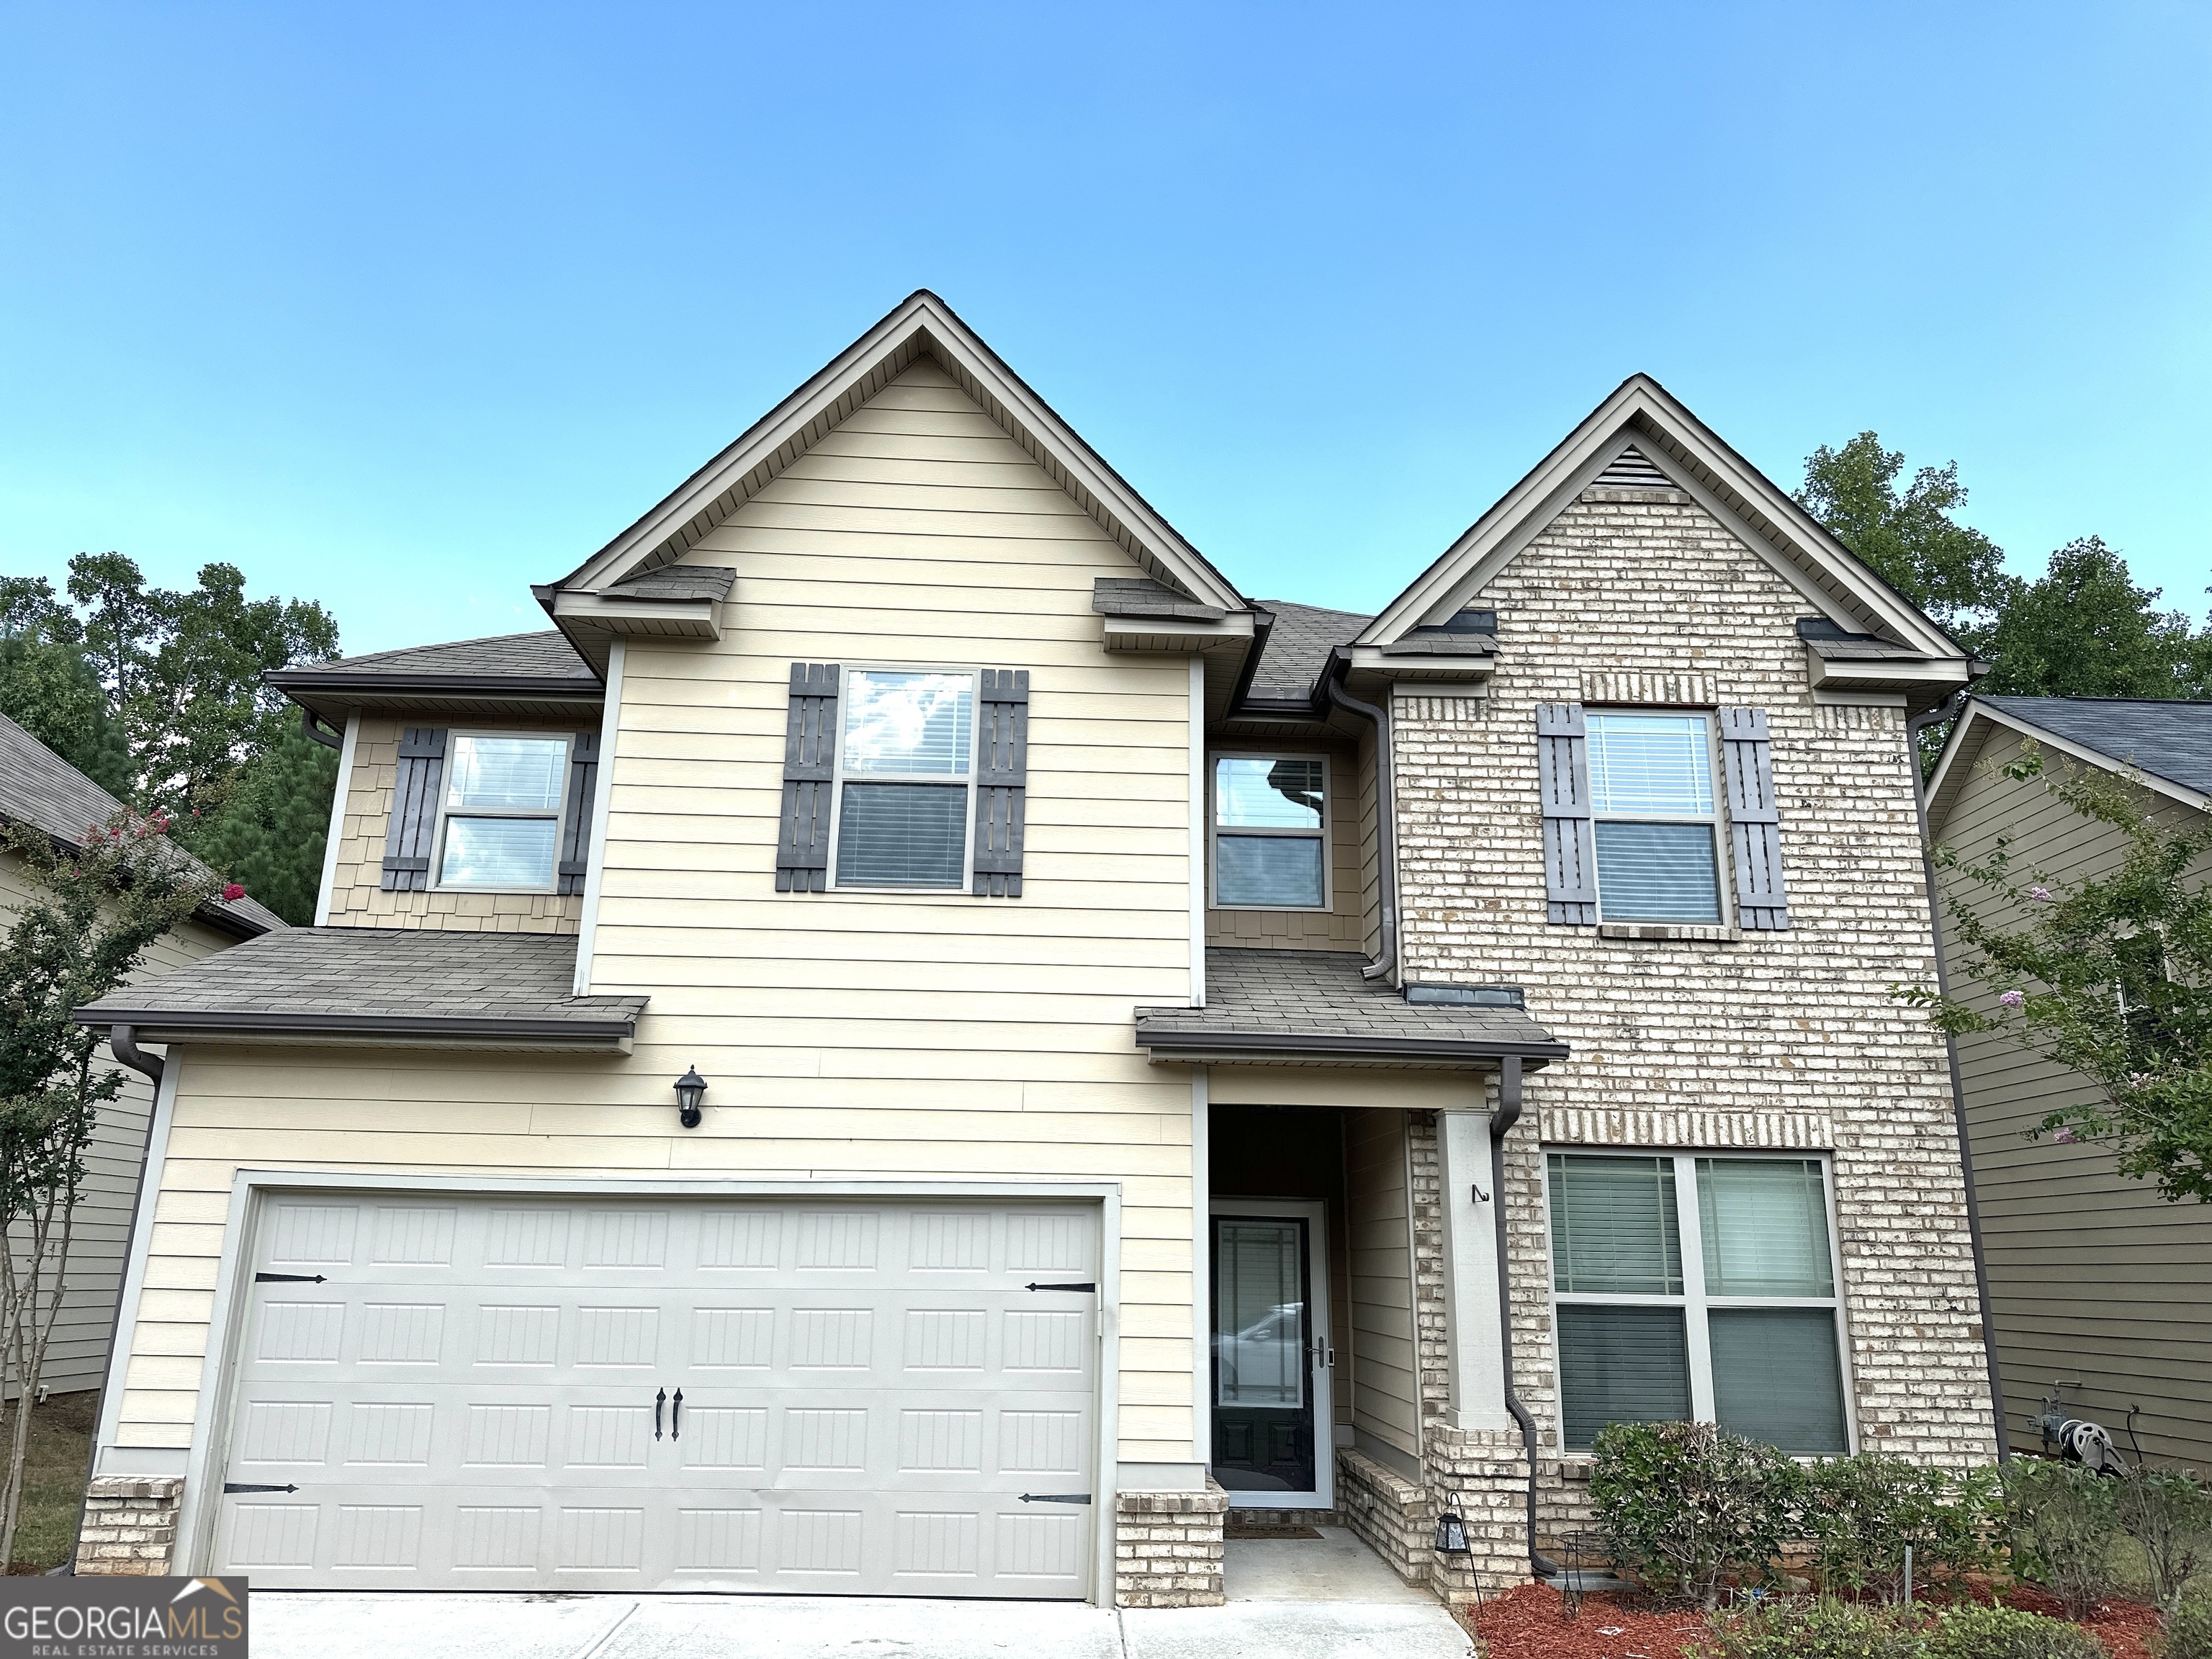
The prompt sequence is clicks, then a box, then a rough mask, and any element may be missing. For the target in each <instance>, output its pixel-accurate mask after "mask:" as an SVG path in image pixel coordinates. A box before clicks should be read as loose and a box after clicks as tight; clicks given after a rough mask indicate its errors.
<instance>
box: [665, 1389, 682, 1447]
mask: <svg viewBox="0 0 2212 1659" xmlns="http://www.w3.org/2000/svg"><path fill="white" fill-rule="evenodd" d="M668 1437H669V1438H670V1439H671V1440H681V1439H682V1438H683V1437H684V1390H683V1389H681V1388H678V1389H677V1390H676V1398H675V1399H674V1400H673V1401H670V1402H669V1407H668Z"/></svg>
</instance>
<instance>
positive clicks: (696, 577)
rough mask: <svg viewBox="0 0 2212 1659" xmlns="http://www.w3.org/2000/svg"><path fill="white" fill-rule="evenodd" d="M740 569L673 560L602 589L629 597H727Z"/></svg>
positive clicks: (619, 595)
mask: <svg viewBox="0 0 2212 1659" xmlns="http://www.w3.org/2000/svg"><path fill="white" fill-rule="evenodd" d="M736 580H738V573H737V572H736V571H735V570H733V569H732V568H729V567H728V566H726V565H718V564H671V565H666V566H664V567H663V568H660V569H659V570H648V571H647V572H646V573H645V574H643V575H641V576H632V577H631V578H630V579H629V580H627V581H619V582H616V583H614V584H613V585H612V586H607V587H603V588H601V589H600V590H599V592H602V593H611V594H614V595H616V596H617V597H618V598H621V599H727V598H729V597H730V587H731V585H732V583H734V582H735V581H736Z"/></svg>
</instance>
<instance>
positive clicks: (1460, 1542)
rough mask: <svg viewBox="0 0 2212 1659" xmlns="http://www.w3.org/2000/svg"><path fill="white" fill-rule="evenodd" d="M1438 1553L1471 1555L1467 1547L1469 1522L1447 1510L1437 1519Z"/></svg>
mask: <svg viewBox="0 0 2212 1659" xmlns="http://www.w3.org/2000/svg"><path fill="white" fill-rule="evenodd" d="M1472 1553H1473V1552H1472V1551H1471V1550H1469V1549H1468V1547H1467V1522H1464V1521H1462V1520H1461V1519H1460V1518H1459V1516H1456V1515H1454V1514H1453V1513H1452V1512H1451V1511H1450V1510H1445V1511H1444V1512H1443V1514H1442V1515H1440V1516H1437V1554H1438V1555H1469V1554H1472Z"/></svg>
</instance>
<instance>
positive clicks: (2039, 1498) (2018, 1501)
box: [2004, 1457, 2120, 1619]
mask: <svg viewBox="0 0 2212 1659" xmlns="http://www.w3.org/2000/svg"><path fill="white" fill-rule="evenodd" d="M2118 1484H2119V1483H2118V1481H2115V1480H2107V1479H2106V1478H2105V1477H2104V1476H2102V1475H2097V1474H2091V1473H2090V1472H2089V1471H2088V1470H2087V1469H2086V1468H2082V1467H2081V1465H2080V1464H2079V1463H2060V1462H2053V1461H2050V1460H2047V1459H2043V1458H2034V1457H2015V1459H2013V1461H2012V1462H2009V1463H2008V1464H2007V1465H2006V1466H2005V1469H2004V1507H2005V1525H2006V1530H2007V1532H2008V1534H2009V1535H2010V1537H2011V1540H2012V1566H2013V1571H2015V1572H2016V1573H2018V1574H2020V1575H2021V1577H2025V1578H2033V1579H2037V1580H2039V1581H2040V1582H2041V1583H2045V1584H2047V1585H2049V1586H2050V1587H2051V1594H2052V1595H2056V1596H2057V1598H2058V1600H2059V1601H2060V1603H2061V1604H2062V1605H2063V1607H2065V1609H2066V1612H2067V1614H2068V1616H2069V1617H2070V1618H2074V1619H2080V1618H2082V1617H2085V1616H2086V1615H2087V1613H2088V1612H2089V1610H2090V1609H2091V1608H2093V1607H2095V1606H2096V1605H2097V1603H2098V1602H2099V1601H2101V1600H2103V1599H2104V1595H2105V1593H2106V1590H2108V1589H2110V1588H2111V1587H2112V1565H2111V1563H2112V1541H2113V1540H2114V1539H2115V1538H2117V1537H2118V1535H2119V1529H2120V1522H2119V1506H2118V1501H2117V1499H2118V1493H2117V1491H2116V1488H2117V1487H2118Z"/></svg>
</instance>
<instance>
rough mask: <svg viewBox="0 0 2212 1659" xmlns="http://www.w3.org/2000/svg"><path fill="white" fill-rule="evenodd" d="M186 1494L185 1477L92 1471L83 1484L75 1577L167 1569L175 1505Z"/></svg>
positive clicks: (145, 1574)
mask: <svg viewBox="0 0 2212 1659" xmlns="http://www.w3.org/2000/svg"><path fill="white" fill-rule="evenodd" d="M184 1500H185V1483H184V1481H183V1480H181V1479H179V1478H178V1477H176V1476H174V1475H167V1476H136V1475H113V1474H103V1475H99V1476H95V1477H94V1480H93V1482H92V1484H91V1485H90V1486H88V1487H87V1488H86V1489H85V1495H84V1529H83V1530H82V1532H80V1533H79V1534H77V1545H76V1575H77V1577H80V1578H94V1577H137V1578H159V1577H163V1576H164V1575H166V1574H167V1572H168V1571H169V1557H170V1554H171V1553H172V1552H173V1551H174V1549H175V1548H176V1543H177V1510H178V1508H179V1505H181V1504H183V1502H184Z"/></svg>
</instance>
